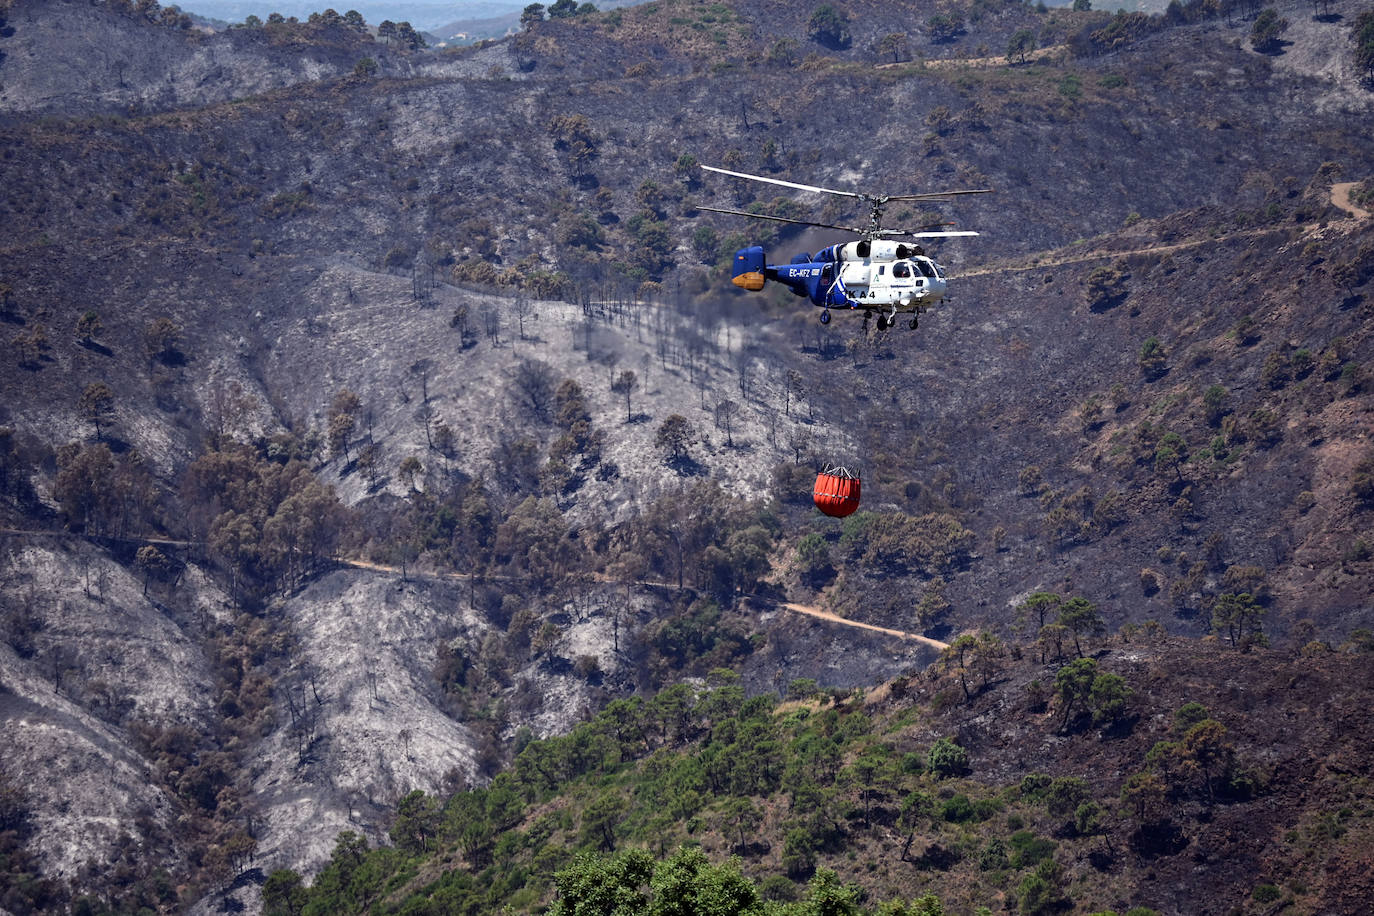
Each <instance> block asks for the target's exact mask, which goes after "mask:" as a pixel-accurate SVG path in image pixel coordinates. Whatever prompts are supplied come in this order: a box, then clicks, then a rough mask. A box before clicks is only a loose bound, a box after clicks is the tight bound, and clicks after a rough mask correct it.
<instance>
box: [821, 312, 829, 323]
mask: <svg viewBox="0 0 1374 916" xmlns="http://www.w3.org/2000/svg"><path fill="white" fill-rule="evenodd" d="M829 323H830V310H829V309H826V310H825V311H823V312H821V324H829Z"/></svg>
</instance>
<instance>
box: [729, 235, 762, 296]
mask: <svg viewBox="0 0 1374 916" xmlns="http://www.w3.org/2000/svg"><path fill="white" fill-rule="evenodd" d="M767 270H768V262H767V259H766V258H765V257H764V254H763V246H761V245H753V246H751V247H749V248H741V249H740V250H739V251H736V252H735V270H734V276H733V277H732V278H731V282H732V283H734V284H735V285H736V286H738V287H739V288H740V289H747V290H749V291H750V292H758V291H759V290H761V289H763V284H764V282H765V281H766V280H767V278H768V275H767Z"/></svg>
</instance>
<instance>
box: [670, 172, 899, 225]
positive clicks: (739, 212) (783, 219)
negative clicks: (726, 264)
mask: <svg viewBox="0 0 1374 916" xmlns="http://www.w3.org/2000/svg"><path fill="white" fill-rule="evenodd" d="M703 168H705V166H703ZM697 209H698V210H710V211H711V212H712V213H728V214H729V215H731V216H747V217H749V218H750V219H768V220H772V221H773V222H775V223H792V224H793V225H796V226H814V227H815V228H817V229H837V230H839V231H840V232H853V233H855V234H862V233H863V231H864V230H862V229H860V228H858V227H857V226H836V225H833V224H831V223H813V222H810V221H809V220H804V219H790V218H788V217H786V216H769V215H768V214H766V213H750V212H748V211H747V210H726V209H724V208H723V207H704V206H702V205H700V204H698V205H697ZM898 231H901V230H898Z"/></svg>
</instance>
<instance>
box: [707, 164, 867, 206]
mask: <svg viewBox="0 0 1374 916" xmlns="http://www.w3.org/2000/svg"><path fill="white" fill-rule="evenodd" d="M702 168H703V169H705V170H706V171H708V172H719V173H720V174H722V175H730V176H732V177H734V178H746V179H748V180H749V181H763V182H767V183H768V184H775V185H780V186H782V187H784V188H796V189H797V190H798V191H816V192H818V193H821V194H838V195H839V196H840V197H857V198H860V199H862V200H867V199H868V198H867V195H864V194H855V193H854V192H853V191H836V190H834V189H833V188H818V187H816V186H815V185H810V184H797V183H796V182H795V181H783V180H782V179H779V178H764V177H763V176H762V175H749V174H747V173H745V172H732V171H730V170H729V169H718V168H716V167H715V166H714V165H703V166H702Z"/></svg>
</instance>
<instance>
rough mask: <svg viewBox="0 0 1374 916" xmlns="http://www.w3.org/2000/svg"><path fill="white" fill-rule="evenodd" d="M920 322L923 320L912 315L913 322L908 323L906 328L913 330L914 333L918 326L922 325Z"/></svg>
mask: <svg viewBox="0 0 1374 916" xmlns="http://www.w3.org/2000/svg"><path fill="white" fill-rule="evenodd" d="M920 321H921V319H919V318H917V317H916V316H915V315H912V316H911V320H910V321H908V322H907V323H906V326H907V327H909V328H911V330H913V331H914V330H916V327H917V325H919V324H920Z"/></svg>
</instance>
